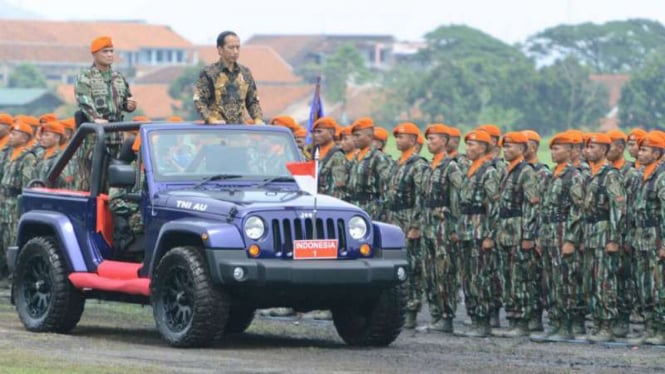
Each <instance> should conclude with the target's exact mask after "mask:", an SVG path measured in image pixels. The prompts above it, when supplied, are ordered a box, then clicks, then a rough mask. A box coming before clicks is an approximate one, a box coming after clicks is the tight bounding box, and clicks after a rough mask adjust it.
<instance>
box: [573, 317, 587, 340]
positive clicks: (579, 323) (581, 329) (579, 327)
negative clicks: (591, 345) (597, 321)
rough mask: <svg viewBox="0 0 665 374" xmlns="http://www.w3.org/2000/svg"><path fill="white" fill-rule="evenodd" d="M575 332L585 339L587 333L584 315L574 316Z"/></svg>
mask: <svg viewBox="0 0 665 374" xmlns="http://www.w3.org/2000/svg"><path fill="white" fill-rule="evenodd" d="M573 334H574V335H575V336H576V337H577V336H581V337H582V339H584V336H585V335H586V325H585V321H584V316H575V317H573Z"/></svg>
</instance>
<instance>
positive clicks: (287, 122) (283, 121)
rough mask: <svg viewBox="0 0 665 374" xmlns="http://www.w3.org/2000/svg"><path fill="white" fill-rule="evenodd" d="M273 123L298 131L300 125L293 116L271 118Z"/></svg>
mask: <svg viewBox="0 0 665 374" xmlns="http://www.w3.org/2000/svg"><path fill="white" fill-rule="evenodd" d="M270 124H271V125H275V126H282V127H286V128H289V129H291V131H294V132H295V131H296V130H297V129H298V128H299V127H300V125H298V124H297V123H296V120H294V119H293V117H291V116H277V117H273V119H271V120H270Z"/></svg>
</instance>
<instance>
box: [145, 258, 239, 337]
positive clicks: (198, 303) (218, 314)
mask: <svg viewBox="0 0 665 374" xmlns="http://www.w3.org/2000/svg"><path fill="white" fill-rule="evenodd" d="M201 252H202V251H201V250H200V249H199V248H196V247H176V248H173V249H171V250H169V251H168V252H167V253H166V254H165V255H164V257H163V258H162V259H161V260H160V261H159V264H158V265H157V268H156V270H155V273H154V275H153V279H152V281H151V283H150V293H151V302H152V307H153V315H154V317H155V323H156V325H157V329H158V330H159V332H160V334H161V335H162V337H163V338H164V339H165V340H166V341H167V342H168V343H169V344H170V345H172V346H174V347H203V346H208V345H210V344H212V343H213V342H214V340H215V339H217V338H219V337H221V336H222V335H223V334H224V327H225V326H226V323H227V320H228V316H229V305H230V303H229V301H230V299H229V297H228V296H227V294H226V293H225V292H224V291H223V290H222V289H221V288H219V287H217V286H215V285H213V283H212V280H211V278H210V274H209V271H208V267H207V265H206V262H205V260H204V258H203V255H202V253H201Z"/></svg>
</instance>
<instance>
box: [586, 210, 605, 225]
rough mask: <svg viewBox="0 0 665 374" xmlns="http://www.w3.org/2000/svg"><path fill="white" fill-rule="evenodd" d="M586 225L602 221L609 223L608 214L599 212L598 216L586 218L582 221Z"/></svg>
mask: <svg viewBox="0 0 665 374" xmlns="http://www.w3.org/2000/svg"><path fill="white" fill-rule="evenodd" d="M584 220H585V221H586V223H598V222H603V221H609V220H610V212H601V213H598V214H594V215H592V216H587V217H585V219H584Z"/></svg>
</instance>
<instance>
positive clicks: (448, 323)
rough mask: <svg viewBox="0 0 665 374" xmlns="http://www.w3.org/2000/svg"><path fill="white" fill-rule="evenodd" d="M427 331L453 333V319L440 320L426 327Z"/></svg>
mask: <svg viewBox="0 0 665 374" xmlns="http://www.w3.org/2000/svg"><path fill="white" fill-rule="evenodd" d="M427 330H431V331H438V332H445V333H452V332H453V319H452V318H441V319H439V320H437V321H436V322H434V323H431V324H430V325H429V326H427Z"/></svg>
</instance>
